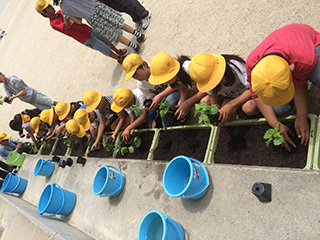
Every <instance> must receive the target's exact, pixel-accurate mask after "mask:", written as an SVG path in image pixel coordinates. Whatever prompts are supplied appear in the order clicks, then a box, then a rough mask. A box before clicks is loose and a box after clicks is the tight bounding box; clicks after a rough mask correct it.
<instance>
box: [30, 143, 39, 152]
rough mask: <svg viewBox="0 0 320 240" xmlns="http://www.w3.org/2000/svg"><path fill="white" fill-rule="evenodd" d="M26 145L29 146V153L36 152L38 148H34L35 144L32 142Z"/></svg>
mask: <svg viewBox="0 0 320 240" xmlns="http://www.w3.org/2000/svg"><path fill="white" fill-rule="evenodd" d="M28 147H29V148H30V152H29V153H38V152H39V149H37V148H36V146H35V145H34V144H33V143H31V142H30V143H28Z"/></svg>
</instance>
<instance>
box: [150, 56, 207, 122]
mask: <svg viewBox="0 0 320 240" xmlns="http://www.w3.org/2000/svg"><path fill="white" fill-rule="evenodd" d="M189 63H190V59H189V58H188V57H186V56H180V57H179V58H178V61H177V60H175V59H173V58H172V57H171V56H170V55H169V54H167V53H163V52H162V53H158V54H157V55H156V56H154V57H153V58H152V59H151V61H150V72H151V75H150V77H149V82H150V83H151V84H153V85H159V84H168V85H170V86H171V87H172V88H179V90H180V101H179V103H178V104H177V106H176V107H177V108H178V109H177V110H176V111H175V115H176V116H177V119H178V120H180V121H181V122H183V121H185V120H186V119H187V117H188V114H189V112H190V110H191V108H192V107H193V106H194V104H195V103H198V102H199V101H200V100H201V99H202V98H203V97H205V96H206V95H207V94H206V93H202V92H199V91H198V90H197V88H196V86H195V84H193V83H192V79H191V78H190V76H189V74H188V71H189V69H188V66H189ZM163 97H165V96H163ZM155 107H156V106H155V105H151V107H150V109H151V110H154V109H155Z"/></svg>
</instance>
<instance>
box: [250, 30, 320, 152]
mask: <svg viewBox="0 0 320 240" xmlns="http://www.w3.org/2000/svg"><path fill="white" fill-rule="evenodd" d="M319 44H320V32H317V31H315V30H314V29H313V28H312V27H311V26H308V25H305V24H290V25H287V26H285V27H282V28H280V29H277V30H275V31H274V32H272V33H271V34H270V35H269V36H268V37H267V38H266V39H265V40H263V41H262V43H260V45H259V46H258V47H257V48H256V49H254V50H253V51H252V52H251V53H250V55H249V56H248V58H247V61H246V69H247V81H248V82H249V84H250V92H251V96H252V98H254V99H255V103H256V104H257V107H258V108H259V110H260V111H261V113H262V114H263V115H264V116H265V118H266V119H267V121H268V123H269V125H270V126H271V127H275V126H276V125H277V123H278V122H279V121H278V119H277V117H276V114H275V109H273V108H272V106H273V107H278V106H282V105H286V104H287V103H288V102H290V101H291V100H292V99H294V103H295V106H296V111H297V118H296V121H295V129H296V132H297V135H298V137H299V138H301V144H303V145H305V146H306V145H307V144H308V140H309V123H308V120H307V114H308V110H307V81H308V80H310V81H311V82H312V83H313V84H315V85H316V86H317V87H320V63H319V61H318V58H319V56H320V45H319ZM280 131H281V133H282V135H283V136H284V138H285V140H286V141H285V143H284V147H285V148H286V149H287V150H290V147H289V145H288V143H289V144H290V145H291V146H293V147H296V145H295V144H294V143H293V142H292V140H291V139H290V137H289V135H288V133H289V134H291V135H292V132H291V131H290V130H289V129H288V127H286V126H285V125H283V124H282V123H280Z"/></svg>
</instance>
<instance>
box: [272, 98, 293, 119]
mask: <svg viewBox="0 0 320 240" xmlns="http://www.w3.org/2000/svg"><path fill="white" fill-rule="evenodd" d="M293 105H294V100H291V101H290V102H289V103H287V104H285V105H282V106H280V107H272V108H273V110H274V112H275V113H276V115H277V117H285V116H286V115H288V114H289V112H290V110H291V109H292V107H293Z"/></svg>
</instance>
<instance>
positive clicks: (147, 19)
mask: <svg viewBox="0 0 320 240" xmlns="http://www.w3.org/2000/svg"><path fill="white" fill-rule="evenodd" d="M150 21H151V12H150V11H149V14H148V16H146V17H145V18H144V19H142V20H141V27H142V29H143V30H146V29H147V27H148V26H149V24H150Z"/></svg>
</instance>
